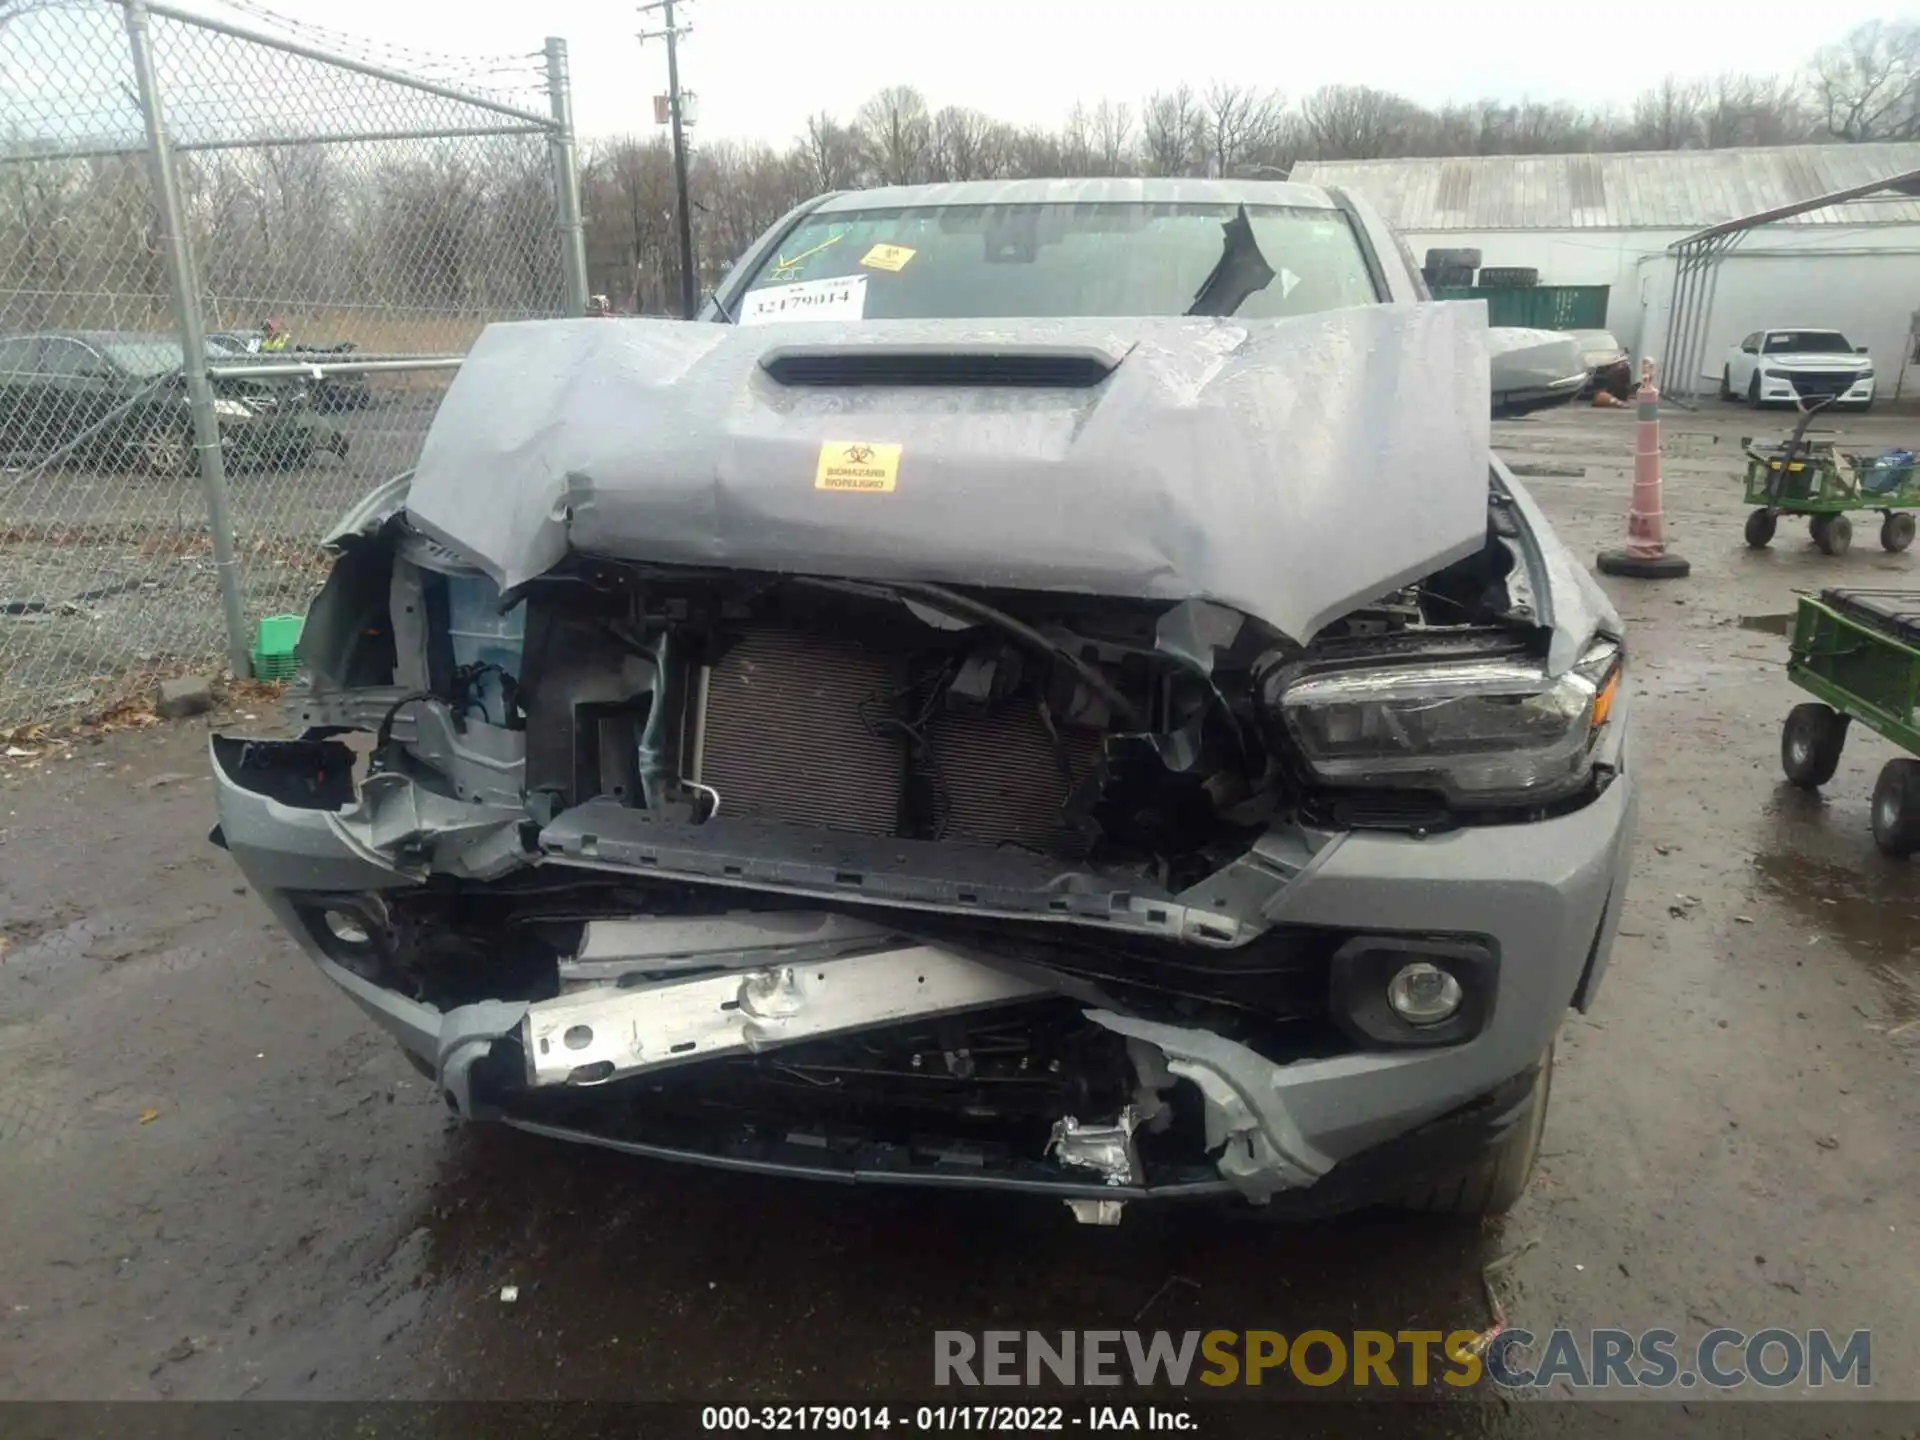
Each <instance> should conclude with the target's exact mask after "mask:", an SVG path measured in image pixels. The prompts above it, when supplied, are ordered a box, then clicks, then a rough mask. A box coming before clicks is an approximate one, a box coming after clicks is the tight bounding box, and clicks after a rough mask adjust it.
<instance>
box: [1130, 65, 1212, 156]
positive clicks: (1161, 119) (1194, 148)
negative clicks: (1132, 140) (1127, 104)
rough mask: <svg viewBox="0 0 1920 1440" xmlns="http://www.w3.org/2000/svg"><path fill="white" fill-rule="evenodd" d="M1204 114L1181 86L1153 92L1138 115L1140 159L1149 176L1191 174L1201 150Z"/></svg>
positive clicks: (1201, 152)
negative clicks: (1139, 118)
mask: <svg viewBox="0 0 1920 1440" xmlns="http://www.w3.org/2000/svg"><path fill="white" fill-rule="evenodd" d="M1205 138H1206V115H1205V114H1204V112H1202V110H1201V109H1200V103H1199V101H1198V100H1196V99H1195V98H1194V94H1193V91H1192V90H1191V89H1189V88H1188V87H1187V86H1185V85H1179V86H1176V87H1174V88H1173V89H1172V90H1159V91H1155V92H1154V93H1153V94H1152V95H1150V96H1148V97H1147V103H1146V105H1145V107H1144V108H1143V110H1142V115H1141V150H1142V154H1141V159H1142V160H1143V161H1144V162H1145V165H1146V170H1147V173H1148V174H1149V175H1191V174H1193V172H1194V171H1195V170H1196V169H1197V168H1198V166H1199V162H1200V157H1201V155H1202V154H1203V153H1204V148H1205Z"/></svg>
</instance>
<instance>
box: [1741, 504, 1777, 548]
mask: <svg viewBox="0 0 1920 1440" xmlns="http://www.w3.org/2000/svg"><path fill="white" fill-rule="evenodd" d="M1778 523H1779V522H1778V520H1777V519H1776V518H1775V516H1774V513H1773V511H1771V510H1769V509H1767V507H1766V506H1764V505H1762V506H1761V507H1760V508H1759V509H1758V510H1756V511H1754V512H1753V513H1752V514H1751V515H1749V516H1747V544H1749V545H1751V546H1752V547H1753V548H1754V549H1756V550H1764V549H1766V548H1767V546H1769V545H1771V544H1772V543H1773V532H1774V528H1775V526H1776V525H1777V524H1778Z"/></svg>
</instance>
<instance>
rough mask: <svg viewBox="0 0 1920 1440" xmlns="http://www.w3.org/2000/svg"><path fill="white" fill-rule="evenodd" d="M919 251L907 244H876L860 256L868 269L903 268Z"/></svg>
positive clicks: (861, 261)
mask: <svg viewBox="0 0 1920 1440" xmlns="http://www.w3.org/2000/svg"><path fill="white" fill-rule="evenodd" d="M918 253H919V252H918V251H916V250H914V249H913V248H912V247H911V246H908V245H876V246H874V247H873V248H872V249H871V250H869V251H867V253H866V254H864V255H862V256H861V257H860V263H861V264H862V265H864V266H866V267H867V268H868V269H869V270H904V269H906V268H907V262H908V261H909V260H911V259H912V258H913V257H914V256H915V255H916V254H918Z"/></svg>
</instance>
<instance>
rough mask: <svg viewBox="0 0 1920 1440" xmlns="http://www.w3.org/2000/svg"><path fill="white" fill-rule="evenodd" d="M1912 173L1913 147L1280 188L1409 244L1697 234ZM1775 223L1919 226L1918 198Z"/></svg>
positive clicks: (1656, 156)
mask: <svg viewBox="0 0 1920 1440" xmlns="http://www.w3.org/2000/svg"><path fill="white" fill-rule="evenodd" d="M1911 170H1920V144H1898V145H1895V144H1887V145H1783V146H1776V147H1770V148H1765V149H1746V150H1650V151H1633V152H1629V153H1626V154H1615V155H1605V154H1603V155H1466V156H1459V157H1455V158H1449V159H1439V158H1433V157H1420V158H1408V159H1402V160H1318V161H1316V160H1303V161H1301V162H1300V163H1299V164H1298V165H1296V166H1294V167H1293V174H1292V176H1291V177H1290V178H1291V179H1293V180H1295V181H1299V182H1303V183H1305V184H1308V185H1338V186H1343V187H1345V188H1347V189H1350V190H1352V191H1354V192H1355V193H1357V194H1359V195H1363V196H1365V197H1366V198H1367V199H1368V200H1369V201H1371V202H1372V203H1373V206H1374V208H1375V209H1377V210H1379V211H1380V212H1381V213H1382V214H1383V215H1385V216H1386V217H1387V219H1388V220H1390V221H1392V222H1393V223H1394V224H1395V225H1397V226H1399V227H1400V228H1401V229H1402V230H1411V231H1415V232H1426V231H1434V230H1576V229H1581V230H1584V229H1606V230H1699V229H1703V228H1705V227H1706V226H1708V225H1718V224H1719V223H1721V222H1722V221H1724V220H1738V219H1740V218H1741V217H1743V216H1746V215H1752V214H1755V213H1757V212H1759V211H1762V210H1772V209H1775V208H1776V207H1779V206H1783V205H1792V204H1794V203H1795V202H1796V201H1800V200H1812V199H1814V198H1816V197H1818V196H1821V195H1830V194H1832V193H1833V192H1834V191H1836V190H1845V189H1848V188H1849V187H1851V186H1855V185H1866V184H1869V183H1871V182H1872V181H1874V180H1879V179H1884V178H1886V177H1887V176H1890V175H1899V174H1902V173H1905V172H1907V171H1911ZM1781 223H1783V224H1787V225H1874V224H1920V197H1910V196H1904V195H1899V196H1877V197H1875V198H1873V199H1870V200H1856V201H1854V202H1852V203H1851V204H1847V205H1833V206H1829V207H1827V208H1826V209H1824V210H1814V211H1809V212H1808V213H1807V214H1804V215H1796V216H1794V217H1793V218H1792V219H1791V220H1786V221H1783V222H1781Z"/></svg>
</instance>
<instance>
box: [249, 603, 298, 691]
mask: <svg viewBox="0 0 1920 1440" xmlns="http://www.w3.org/2000/svg"><path fill="white" fill-rule="evenodd" d="M305 624H306V617H305V616H302V615H268V616H266V617H264V618H263V619H262V620H261V621H260V628H259V629H258V630H257V631H255V632H254V637H253V678H254V679H256V680H291V679H292V678H293V677H294V673H295V672H296V671H297V670H299V668H300V629H301V627H302V626H303V625H305Z"/></svg>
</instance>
